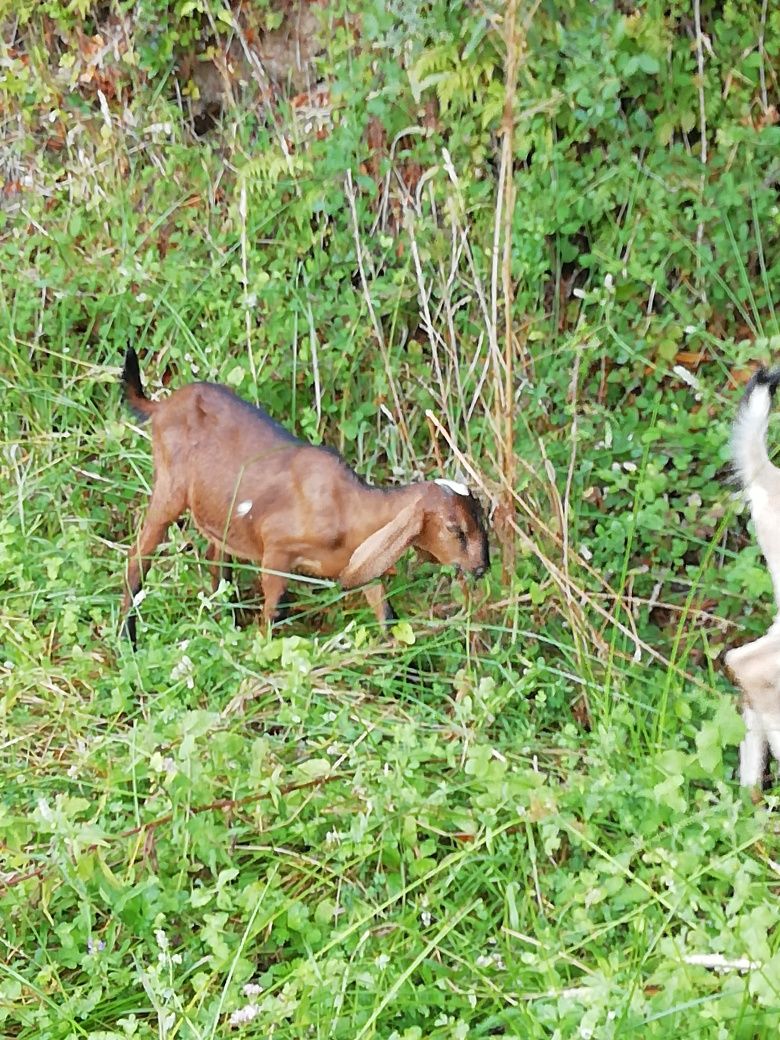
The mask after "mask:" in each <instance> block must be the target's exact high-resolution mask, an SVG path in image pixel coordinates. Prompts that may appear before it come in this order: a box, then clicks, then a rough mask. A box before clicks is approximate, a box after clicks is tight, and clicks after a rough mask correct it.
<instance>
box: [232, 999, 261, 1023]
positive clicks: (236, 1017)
mask: <svg viewBox="0 0 780 1040" xmlns="http://www.w3.org/2000/svg"><path fill="white" fill-rule="evenodd" d="M259 1014H260V1008H259V1007H258V1005H257V1004H247V1005H246V1007H242V1008H239V1009H238V1010H237V1011H234V1012H233V1014H232V1015H231V1016H230V1024H231V1026H245V1025H248V1024H249V1023H250V1022H251V1021H252V1019H253V1018H257V1016H258V1015H259Z"/></svg>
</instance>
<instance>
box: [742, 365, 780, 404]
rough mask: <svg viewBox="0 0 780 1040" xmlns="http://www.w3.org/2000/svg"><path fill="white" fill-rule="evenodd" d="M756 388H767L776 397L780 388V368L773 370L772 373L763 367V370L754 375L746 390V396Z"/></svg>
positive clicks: (760, 369)
mask: <svg viewBox="0 0 780 1040" xmlns="http://www.w3.org/2000/svg"><path fill="white" fill-rule="evenodd" d="M756 386H765V387H766V388H767V389H768V390H769V393H770V394H771V395H772V396H773V397H774V394H775V391H776V390H777V388H778V386H780V368H773V369H772V370H771V371H770V370H769V369H766V368H764V366H763V365H762V366H761V368H759V369H758V370H757V371H756V372H754V373H753V376H752V377H751V379H750V382H749V383H748V385H747V388H746V390H745V393H746V395H747V394H749V393H750V391H751V390H752V389H753V388H754V387H756Z"/></svg>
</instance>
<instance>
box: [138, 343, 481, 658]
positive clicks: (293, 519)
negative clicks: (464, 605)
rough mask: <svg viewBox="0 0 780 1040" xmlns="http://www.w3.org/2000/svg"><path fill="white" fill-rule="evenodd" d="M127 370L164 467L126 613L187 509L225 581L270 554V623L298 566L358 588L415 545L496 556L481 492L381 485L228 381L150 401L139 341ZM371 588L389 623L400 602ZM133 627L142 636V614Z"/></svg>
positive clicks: (476, 561)
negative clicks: (229, 568)
mask: <svg viewBox="0 0 780 1040" xmlns="http://www.w3.org/2000/svg"><path fill="white" fill-rule="evenodd" d="M123 381H124V385H125V393H126V397H127V402H128V404H129V405H130V407H131V408H132V409H133V411H134V412H135V413H136V415H138V416H139V417H140V418H142V419H146V418H151V420H152V452H153V457H154V469H155V480H154V487H153V489H152V497H151V501H150V503H149V509H148V512H147V515H146V521H145V523H144V526H143V529H142V531H141V533H140V535H139V537H138V540H137V543H136V544H135V545H134V546H133V548H132V549H131V550H130V555H129V562H128V569H127V587H126V592H125V597H124V603H123V612H124V613H125V614H126V613H127V612H128V611H129V610H130V607H131V605H132V602H133V599H134V597H135V596H136V594H137V592H138V591H139V589H140V587H141V581H142V578H143V575H144V573H145V572H146V570H147V568H148V566H149V562H150V556H151V554H152V553H153V551H154V550H155V548H156V547H157V546H158V545H159V543H160V542H161V541H162V540H163V538H164V537H165V533H166V531H167V529H168V526H169V525H170V524H171V523H172V522H173V521H174V520H176V519H177V518H178V517H179V516H181V514H182V513H184V512H185V510H189V511H190V513H191V515H192V518H193V521H194V523H195V526H196V527H197V528H198V530H199V531H200V532H201V533H202V534H203V535H205V536H206V538H208V540H209V548H208V551H207V559H208V560H209V561H210V565H211V570H212V580H213V581H214V583H215V584H216V583H218V581H219V577H220V574H221V572H222V570H223V560H225V558H226V557H229V556H235V557H238V558H240V559H244V560H252V561H254V562H256V563H260V564H261V565H262V567H263V575H262V579H261V584H262V590H263V595H264V605H263V615H264V617H265V619H266V621H268V622H271V621H272V620H273V619H274V618H275V617H276V615H277V608H278V604H279V600H280V598H281V596H282V595H283V593H284V590H285V587H286V585H287V578H286V577H285V575H287V574H291V573H295V572H302V573H307V574H310V575H313V576H316V577H320V578H331V579H334V580H338V581H340V582H341V584H342V585H343V586H344V587H345V588H353V587H355V586H358V585H363V584H366V583H368V582H370V581H374V580H375V579H377V578H379V577H381V576H382V575H383V574H384V573H385V572H386V571H387V570H388V569H389V568H390V567H391V566H392V565H393V564H394V563H395V562H396V560H397V559H398V558H399V556H400V555H401V554H402V553H403V552H404V551H405V550H406V549H408V548H409V547H410V546H414V547H416V548H417V549H418V550H420V551H421V553H422V554H423V555H426V554H427V556H428V557H429V558H432V559H434V560H436V561H438V562H439V563H443V564H456V565H457V566H458V567H460V568H461V569H462V570H465V571H469V572H472V573H475V574H478V575H479V574H482V573H483V572H484V571H485V570H486V568H487V567H488V565H489V554H488V542H487V535H486V532H485V527H484V522H483V519H482V513H481V510H480V507H479V503H478V502H477V500H476V499H475V498H474V497H473V496H472V495H471V494H469V495H459V494H457V493H456V492H454V491H452V490H451V489H449V488H446V487H442V486H441V485H439V484H437V483H435V482H426V483H422V484H408V485H406V486H404V487H398V488H387V489H383V488H376V487H372V486H370V485H368V484H366V483H364V482H363V481H362V480H361V479H360V478H359V477H358V476H357V475H356V474H355V473H354V472H353V471H352V470H351V469H350V468H349V467H348V466H347V464H346V463H345V462H344V460H343V459H342V458H341V457H340V456H339V455H337V454H336V453H335V452H333V451H331V450H329V449H327V448H319V447H315V446H314V445H311V444H307V443H305V442H304V441H300V440H298V439H297V438H296V437H294V436H293V435H292V434H290V433H289V432H288V431H287V430H285V429H284V427H282V426H280V425H279V424H278V423H276V422H275V421H274V420H273V419H271V418H270V416H268V415H267V414H266V413H265V412H264V411H263V410H262V409H260V408H255V407H254V406H252V405H250V404H247V403H246V402H245V401H243V400H241V398H239V397H237V396H236V395H235V394H234V393H233V392H232V391H230V390H228V389H227V388H226V387H223V386H219V385H216V384H212V383H191V384H189V385H187V386H184V387H181V389H179V390H176V391H175V392H174V393H173V394H172V395H171V396H170V397H169V398H167V399H166V400H164V401H159V402H154V401H150V400H149V399H148V398H147V397H146V396H145V395H144V392H143V387H142V384H141V379H140V372H139V369H138V359H137V357H136V355H135V351H133V350H132V348H131V349H130V350H128V352H127V357H126V360H125V371H124V373H123ZM247 503H251V507H247ZM274 572H276V573H274ZM366 598H367V599H368V601H369V603H370V604H371V606H372V607H373V609H374V611H375V613H376V615H377V618H378V619H379V621H380V622H381V623H382V624H385V623H386V622H387V621H388V620H389V619H390V618H391V617H392V611H391V610H390V607H389V604H388V603H387V601H386V599H385V597H384V594H383V592H382V591H381V589H380V591H379V592H377V590H376V589H367V590H366ZM127 627H128V632H129V634H130V636H131V638H133V640H134V636H135V632H134V630H135V625H134V618H132V617H130V618H129V619H128V625H127Z"/></svg>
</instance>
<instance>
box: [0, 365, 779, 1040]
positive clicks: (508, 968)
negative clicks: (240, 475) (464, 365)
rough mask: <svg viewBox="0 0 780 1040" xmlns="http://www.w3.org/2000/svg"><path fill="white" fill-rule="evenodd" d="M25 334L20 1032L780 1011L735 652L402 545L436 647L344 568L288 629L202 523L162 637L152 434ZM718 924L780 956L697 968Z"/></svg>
mask: <svg viewBox="0 0 780 1040" xmlns="http://www.w3.org/2000/svg"><path fill="white" fill-rule="evenodd" d="M30 357H31V358H32V360H33V361H34V363H35V368H36V372H37V375H36V374H35V373H34V371H33V365H32V364H31V363H30ZM6 364H7V365H8V367H10V369H11V371H12V375H13V378H12V379H11V380H9V384H8V386H9V390H10V389H11V386H12V385H13V388H14V400H15V403H16V404H17V406H18V409H19V410H18V412H17V413H16V415H15V422H17V423H18V424H19V427H20V428H25V429H27V430H29V431H30V433H29V434H26V435H25V436H22V437H16V438H14V437H11V436H8V435H7V439H6V443H5V445H4V458H5V460H6V461H5V464H4V465H5V467H6V471H5V478H6V479H5V482H4V487H5V490H4V492H3V496H4V515H5V517H6V519H5V521H4V523H3V526H2V544H3V554H4V555H3V559H4V580H3V587H2V588H3V593H2V594H3V611H2V619H3V620H2V644H3V659H4V663H3V665H2V667H3V702H2V703H3V722H4V729H3V732H4V739H3V744H2V771H3V791H4V794H3V809H2V816H1V817H0V834H1V835H2V842H3V859H4V865H3V889H2V895H1V896H0V899H2V912H3V920H4V924H5V929H4V934H3V936H2V939H1V940H0V941H2V944H3V949H4V958H3V961H4V963H3V965H2V975H3V981H2V990H1V991H0V992H2V994H3V1002H2V1004H0V1016H2V1018H3V1028H4V1030H5V1033H6V1035H10V1036H14V1037H19V1038H24V1040H26V1038H33V1037H56V1038H60V1037H62V1038H65V1037H71V1036H73V1037H105V1036H112V1037H113V1036H125V1035H132V1036H140V1037H143V1036H149V1037H152V1036H166V1037H168V1036H170V1037H172V1036H182V1037H202V1038H205V1037H212V1036H223V1035H228V1034H230V1033H231V1027H230V1025H229V1023H230V1019H231V1016H232V1015H234V1014H235V1013H237V1012H238V1013H239V1018H240V1017H241V1013H242V1011H241V1009H242V1008H243V1009H245V1010H244V1011H243V1014H244V1015H245V1016H246V1020H245V1022H246V1024H245V1026H242V1028H244V1029H245V1032H246V1035H254V1036H268V1035H273V1036H277V1037H301V1036H317V1037H341V1036H343V1037H350V1038H354V1037H369V1036H372V1037H373V1036H376V1037H380V1036H381V1037H389V1036H391V1035H396V1036H399V1037H407V1038H413V1037H422V1036H425V1037H437V1038H438V1037H442V1038H443V1037H451V1036H464V1037H465V1036H491V1035H506V1036H516V1037H536V1036H539V1037H544V1036H548V1035H554V1034H555V1031H556V1030H557V1031H558V1032H557V1035H560V1036H578V1035H582V1036H584V1035H592V1036H599V1037H613V1036H614V1037H626V1036H633V1035H642V1036H671V1035H690V1036H707V1037H709V1036H718V1035H728V1036H753V1035H756V1031H758V1035H760V1034H761V1032H762V1030H763V1029H764V1028H765V1027H766V1024H767V1023H768V1022H771V1021H773V1020H774V1016H775V1015H776V1012H777V1006H778V999H777V985H778V980H779V979H780V974H779V970H780V969H779V965H780V958H778V955H777V954H776V953H775V948H776V942H775V939H774V921H775V914H774V911H773V909H772V907H773V901H772V900H769V901H768V900H767V897H768V895H769V894H770V893H771V892H772V891H773V889H774V886H776V884H777V881H778V870H779V869H780V868H778V867H777V863H776V861H775V859H774V855H775V853H774V852H773V845H774V844H775V841H774V838H772V837H771V835H772V834H773V831H774V822H773V821H774V816H773V809H774V804H775V803H774V800H773V799H771V798H770V800H769V801H768V803H767V810H764V811H760V810H756V809H754V808H753V807H752V806H751V805H750V803H749V802H748V801H747V800H746V799H744V798H743V797H742V796H740V795H739V793H738V791H737V790H736V788H735V786H734V783H733V781H732V780H731V779H730V774H731V772H732V770H733V766H734V762H735V750H734V745H735V743H736V742H737V741H738V739H739V732H740V731H739V724H738V723H737V722H736V716H735V712H734V709H733V707H732V705H731V698H730V696H726V697H724V696H723V694H722V693H719V692H716V690H715V689H713V688H712V686H711V684H710V682H709V681H708V680H707V678H706V675H704V674H703V673H701V671H700V670H699V674H698V675H696V676H695V677H694V681H688V680H686V679H685V677H684V676H683V675H682V673H681V672H680V671H679V667H678V665H670V666H669V667H668V668H664V667H663V666H662V665H660V664H658V663H652V662H650V661H648V660H646V659H644V660H642V661H640V662H632V660H631V653H630V652H629V651H630V649H631V647H630V644H628V643H627V642H626V640H625V638H624V637H622V636H621V634H620V632H619V631H618V630H617V629H611V630H609V631H607V632H605V633H604V634H605V635H606V639H607V641H606V645H605V651H606V656H604V653H603V652H602V651H599V650H598V649H597V645H595V644H594V645H591V646H590V647H589V648H588V649H587V650H586V651H585V655H584V656H583V647H582V645H581V644H580V646H579V649H578V648H577V647H576V646H575V644H574V642H573V640H572V636H571V631H570V630H568V629H567V627H566V624H565V623H564V622H563V620H562V616H560V615H556V613H555V612H554V611H551V610H550V605H551V604H550V601H549V600H548V599H545V598H544V596H543V595H542V593H541V592H540V594H539V596H537V597H536V599H537V600H539V597H541V602H537V603H533V602H531V601H530V600H529V598H528V596H527V595H525V594H524V593H523V592H522V585H523V583H522V581H519V582H518V584H517V586H512V587H510V588H505V587H502V586H501V584H500V582H499V580H498V575H497V566H496V567H494V569H493V573H492V575H491V577H490V580H489V583H488V584H487V586H486V587H485V588H484V589H483V590H481V591H480V592H479V594H478V595H477V597H476V599H475V600H474V601H473V602H472V603H471V605H469V604H466V603H463V602H459V597H455V598H453V590H452V589H451V588H450V585H449V581H448V579H446V577H440V576H439V574H438V572H435V571H434V570H433V569H432V568H428V569H427V570H421V569H419V568H417V569H415V568H412V567H410V568H408V569H405V568H402V571H401V574H400V575H399V576H398V578H396V579H395V581H394V583H393V587H394V597H395V602H396V606H397V609H398V610H399V613H401V615H402V616H403V617H404V618H405V619H407V620H408V621H409V624H410V626H411V632H412V637H413V639H414V642H413V643H412V644H404V643H395V644H392V643H387V642H386V641H384V640H382V639H381V638H380V637H379V634H378V633H377V631H376V629H375V625H374V624H373V620H372V617H371V615H370V613H369V611H368V610H367V609H365V608H363V607H362V606H360V605H359V604H358V603H357V601H356V600H355V598H354V597H353V598H351V599H350V598H345V597H342V596H341V595H340V594H339V593H338V591H337V590H336V589H332V588H331V589H308V590H307V589H303V590H301V591H300V594H299V596H298V598H297V603H296V606H297V607H298V608H299V610H296V611H294V613H293V617H292V619H291V621H290V623H289V624H288V625H286V626H285V625H282V626H280V627H279V628H278V629H277V631H276V632H275V634H274V636H273V638H268V637H267V636H266V635H264V634H262V632H261V631H260V630H259V628H257V627H256V626H254V625H249V626H247V627H244V628H237V627H236V626H235V625H234V623H233V620H232V614H231V610H230V603H231V601H232V600H233V599H234V598H235V593H234V592H233V591H229V590H224V592H222V593H219V594H218V595H217V596H211V595H206V593H205V590H206V589H207V587H208V583H207V576H206V574H205V569H204V568H203V567H202V566H200V567H199V566H198V564H197V562H196V552H195V551H194V550H193V548H192V547H191V546H190V545H189V542H190V539H191V538H192V532H191V531H190V530H188V529H185V530H184V531H181V532H180V531H178V530H175V531H174V533H173V536H172V538H171V541H170V543H169V545H168V547H167V548H166V549H164V550H163V551H161V553H160V556H159V559H158V560H157V561H156V563H155V565H154V567H153V568H152V571H151V572H150V577H149V581H148V583H147V588H148V590H149V591H148V596H147V598H146V600H145V601H144V603H143V607H142V619H143V623H142V627H141V647H140V649H139V652H138V653H137V654H135V655H133V654H132V653H131V652H130V651H129V649H128V647H127V646H125V645H123V644H122V643H121V642H120V641H119V640H118V638H117V635H116V632H117V628H118V622H119V618H118V613H117V611H118V598H119V593H120V587H121V573H122V566H123V552H124V546H125V545H127V544H128V543H129V540H130V537H131V532H132V530H133V527H134V523H135V522H136V518H137V516H138V515H139V513H140V510H141V509H142V507H143V503H144V498H145V493H146V487H147V484H148V474H149V469H148V443H147V441H146V439H145V438H141V437H139V434H138V431H137V430H135V429H133V428H132V424H131V423H130V422H129V420H127V419H126V418H125V417H124V416H123V413H122V412H121V406H120V403H119V399H118V397H119V395H118V392H117V390H116V389H114V388H113V371H112V370H110V369H108V368H106V369H102V370H101V369H100V368H99V367H94V366H84V365H83V363H80V362H79V361H78V360H73V361H71V360H70V359H69V358H68V357H67V355H64V354H59V353H58V354H54V353H51V354H47V353H45V352H36V353H34V354H33V355H31V356H29V357H25V355H24V352H23V351H21V350H18V351H17V352H16V353H14V352H11V351H7V352H6ZM7 370H8V368H7V369H6V371H7ZM36 381H37V382H36ZM36 385H37V386H38V387H43V388H45V392H43V393H40V392H33V387H34V386H36ZM109 391H110V393H109ZM96 400H97V401H98V402H99V406H96V404H95V401H96ZM109 401H110V405H109V403H108V402H109ZM14 443H16V444H17V445H18V447H17V448H16V450H9V449H11V448H12V447H13V444H14ZM195 541H196V543H197V538H195ZM629 551H630V550H629V549H627V550H626V552H627V553H628V552H629ZM625 558H626V559H628V556H626V557H625ZM709 559H710V557H709V556H708V555H707V553H706V552H705V554H704V556H703V563H702V567H703V568H704V573H707V574H708V573H709V571H707V570H706V568H707V567H708V566H710V564H708V562H707V561H708V560H709ZM520 566H521V568H524V567H526V568H527V567H528V566H529V563H528V561H527V560H526V559H525V558H521V563H520ZM246 580H248V576H247V578H246V579H243V581H242V584H245V582H246ZM704 581H705V578H704V576H702V575H699V577H695V576H694V578H693V581H692V583H691V585H690V591H689V593H688V600H691V599H693V598H695V597H696V596H697V595H699V591H700V588H701V585H702V583H703V582H704ZM623 584H625V582H624V581H621V585H623ZM540 588H542V586H540ZM502 602H503V606H496V605H495V604H500V603H502ZM441 611H443V612H444V613H445V615H449V616H445V617H438V618H437V616H436V615H437V614H438V613H440V612H441ZM676 624H677V629H676V631H677V635H676V636H675V637H674V639H673V642H672V647H676V649H673V650H672V652H671V657H672V658H673V659H674V660H676V661H677V662H678V663H679V666H681V667H683V668H686V669H688V668H690V660H689V649H688V647H689V644H688V642H687V640H688V638H689V637H688V636H686V634H685V633H686V623H685V615H684V614H681V615H679V618H678V621H677V622H676ZM407 635H408V633H407ZM642 636H643V637H646V636H647V631H646V630H643V632H642ZM602 642H603V640H602ZM694 642H695V641H694ZM607 677H608V678H607ZM717 685H720V684H717ZM577 705H579V707H577ZM700 724H701V725H703V728H702V730H701V733H702V735H701V736H700V737H699V738H698V739H697V738H696V732H697V731H698V729H699V726H700ZM702 952H705V953H718V952H719V953H723V954H724V955H725V956H727V957H728V958H732V959H733V958H739V957H745V956H747V957H749V958H750V959H752V960H756V961H757V962H759V963H760V965H761V966H760V968H759V969H758V970H756V971H754V972H751V973H750V974H749V975H748V976H744V977H743V976H741V975H739V974H730V975H727V976H723V977H721V976H718V975H716V974H713V973H712V972H708V971H707V970H706V969H703V968H699V967H692V966H688V965H686V964H685V961H684V958H685V957H686V955H689V954H691V953H702ZM247 984H250V985H251V986H260V987H262V989H261V990H260V991H257V992H255V991H254V990H252V989H250V991H249V995H246V994H245V992H244V987H245V986H246V985H247ZM247 1007H249V1010H246V1008H247ZM252 1016H253V1017H252ZM250 1017H251V1021H250ZM236 1028H238V1027H236ZM722 1031H725V1032H722Z"/></svg>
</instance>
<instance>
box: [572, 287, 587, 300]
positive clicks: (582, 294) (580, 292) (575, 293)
mask: <svg viewBox="0 0 780 1040" xmlns="http://www.w3.org/2000/svg"><path fill="white" fill-rule="evenodd" d="M571 294H572V296H576V297H577V299H578V300H584V299H585V295H586V294H585V290H584V289H579V288H577V289H572V291H571Z"/></svg>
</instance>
